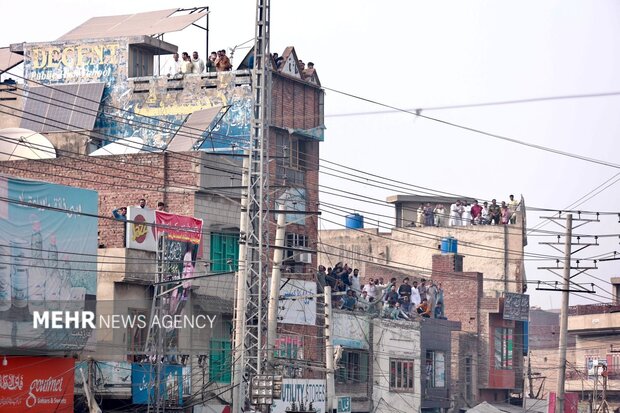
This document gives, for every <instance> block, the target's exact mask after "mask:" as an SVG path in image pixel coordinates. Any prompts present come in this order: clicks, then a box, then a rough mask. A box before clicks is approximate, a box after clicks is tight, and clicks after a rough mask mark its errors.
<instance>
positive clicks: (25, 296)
mask: <svg viewBox="0 0 620 413" xmlns="http://www.w3.org/2000/svg"><path fill="white" fill-rule="evenodd" d="M97 208H98V196H97V192H95V191H90V190H86V189H79V188H72V187H68V186H64V185H56V184H51V183H45V182H37V181H29V180H22V179H15V178H9V177H3V176H0V330H1V331H5V332H10V334H5V335H2V337H1V338H0V348H8V347H19V348H31V349H47V350H60V351H62V350H76V349H82V348H84V346H85V344H86V342H87V341H88V338H89V337H90V332H89V331H83V330H79V329H72V330H46V329H43V328H39V329H36V328H34V327H33V316H34V315H35V313H37V312H42V311H49V310H60V311H66V310H73V311H79V310H84V309H85V308H86V307H89V306H91V305H92V306H93V307H94V298H95V295H96V292H97V246H98V240H97V238H98V237H97V235H98V234H97V213H98V209H97Z"/></svg>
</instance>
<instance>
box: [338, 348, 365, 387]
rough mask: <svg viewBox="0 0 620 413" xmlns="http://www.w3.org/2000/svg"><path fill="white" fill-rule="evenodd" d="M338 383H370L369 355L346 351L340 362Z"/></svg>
mask: <svg viewBox="0 0 620 413" xmlns="http://www.w3.org/2000/svg"><path fill="white" fill-rule="evenodd" d="M336 382H337V383H366V382H368V353H365V352H361V351H350V350H344V351H343V352H342V357H341V358H340V361H339V362H338V371H337V373H336Z"/></svg>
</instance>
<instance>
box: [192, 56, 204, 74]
mask: <svg viewBox="0 0 620 413" xmlns="http://www.w3.org/2000/svg"><path fill="white" fill-rule="evenodd" d="M192 65H193V66H194V69H193V70H192V73H202V72H204V71H205V61H204V60H202V59H201V58H199V57H198V52H194V53H192Z"/></svg>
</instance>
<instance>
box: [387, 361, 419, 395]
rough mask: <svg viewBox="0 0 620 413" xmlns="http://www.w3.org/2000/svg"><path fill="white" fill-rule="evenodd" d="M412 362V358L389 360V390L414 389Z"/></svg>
mask: <svg viewBox="0 0 620 413" xmlns="http://www.w3.org/2000/svg"><path fill="white" fill-rule="evenodd" d="M413 363H414V361H413V360H390V390H405V391H413V390H414V383H415V379H414V377H413V373H414V370H413Z"/></svg>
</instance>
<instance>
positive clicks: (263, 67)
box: [232, 0, 271, 413]
mask: <svg viewBox="0 0 620 413" xmlns="http://www.w3.org/2000/svg"><path fill="white" fill-rule="evenodd" d="M269 1H270V0H257V1H256V24H255V36H254V69H253V71H252V91H253V96H254V102H253V105H252V124H251V133H250V141H249V157H248V158H249V159H248V164H247V166H248V169H247V187H246V193H245V197H246V208H245V210H244V209H243V208H242V210H241V214H242V215H244V214H245V215H246V218H245V222H242V224H243V226H242V227H241V228H240V229H241V231H243V234H242V239H241V240H240V242H241V244H244V243H245V246H246V248H245V256H240V261H241V260H243V261H244V262H245V265H244V275H243V276H239V274H238V275H237V276H238V277H239V278H238V279H237V287H238V288H237V292H236V294H237V295H236V299H235V306H236V308H235V319H234V324H235V339H234V341H235V354H234V355H233V357H234V359H233V363H234V367H233V388H232V392H233V407H232V408H233V413H239V412H242V411H243V410H244V408H245V405H246V401H248V399H249V398H248V391H247V390H248V389H247V386H246V385H245V383H247V382H249V381H250V380H251V377H252V376H255V375H259V374H261V373H262V372H263V358H264V357H265V354H264V352H265V338H264V337H263V335H264V333H265V332H266V329H267V320H266V317H265V316H266V311H264V305H265V303H264V298H263V295H264V294H266V289H267V288H266V287H267V285H266V279H265V277H264V267H265V265H266V263H267V262H268V260H269V248H268V245H269V242H268V241H269V240H268V231H266V230H267V229H268V226H267V223H266V220H268V219H269V213H268V212H267V211H268V210H269V207H270V203H269V200H268V199H267V198H266V197H267V194H268V193H269V179H268V178H269V167H270V165H269V136H268V135H269V112H270V104H269V98H270V96H271V73H270V71H269V70H270V67H269V59H270V58H271V55H270V52H269V14H270V6H269ZM241 221H244V219H243V218H242V219H241ZM242 311H244V314H240V313H241V312H242ZM239 323H242V325H241V326H240V325H239ZM239 364H240V365H239Z"/></svg>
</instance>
